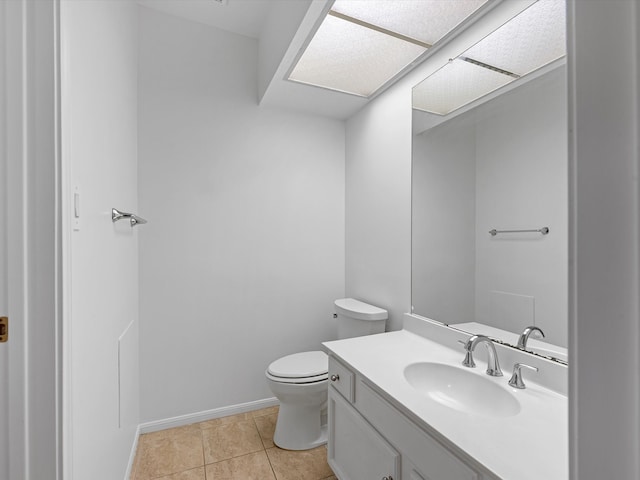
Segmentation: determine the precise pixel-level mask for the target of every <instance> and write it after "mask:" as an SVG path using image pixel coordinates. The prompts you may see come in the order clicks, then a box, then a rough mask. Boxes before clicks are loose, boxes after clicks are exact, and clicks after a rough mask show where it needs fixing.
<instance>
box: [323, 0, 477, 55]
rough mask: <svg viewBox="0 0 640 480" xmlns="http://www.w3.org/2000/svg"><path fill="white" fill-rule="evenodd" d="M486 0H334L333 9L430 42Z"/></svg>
mask: <svg viewBox="0 0 640 480" xmlns="http://www.w3.org/2000/svg"><path fill="white" fill-rule="evenodd" d="M486 1H487V0H419V1H418V0H392V1H389V0H357V1H354V0H336V2H335V3H334V4H333V7H332V8H331V9H332V10H333V11H336V12H339V13H342V14H344V15H348V16H350V17H354V18H357V19H358V20H363V21H365V22H367V23H371V24H373V25H377V26H379V27H382V28H385V29H387V30H391V31H393V32H397V33H400V34H402V35H406V36H408V37H411V38H415V39H417V40H420V41H422V42H425V43H428V44H430V45H433V44H434V43H436V42H437V41H438V40H439V39H441V38H442V37H443V36H444V35H445V34H447V33H448V32H449V31H451V30H452V29H453V28H455V27H456V26H457V25H458V24H459V23H460V22H462V21H463V20H464V19H465V18H467V17H468V16H469V15H471V14H472V13H473V12H475V11H476V10H477V9H478V8H480V7H481V6H482V5H483V4H485V3H486Z"/></svg>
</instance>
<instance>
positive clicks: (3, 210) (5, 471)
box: [0, 0, 28, 480]
mask: <svg viewBox="0 0 640 480" xmlns="http://www.w3.org/2000/svg"><path fill="white" fill-rule="evenodd" d="M23 15H24V9H23V5H22V2H7V1H5V0H0V317H8V318H9V325H8V330H7V332H6V333H7V337H8V340H7V342H3V343H0V480H17V479H25V478H28V477H27V475H28V472H27V468H26V457H25V452H26V449H25V444H26V428H25V423H26V422H25V417H24V414H25V396H26V394H25V391H26V389H25V385H24V379H25V374H24V372H25V359H24V351H25V348H24V338H25V336H24V333H25V332H24V329H23V328H22V326H23V324H24V323H25V322H24V321H22V320H23V319H24V318H25V308H24V305H25V304H24V301H23V300H24V298H25V297H24V292H25V291H26V290H25V278H24V268H23V267H24V265H25V263H24V255H23V234H24V232H23V225H24V224H25V221H26V220H25V219H24V218H23V217H24V214H23V211H24V210H23V209H24V207H25V206H26V204H25V202H24V201H23V192H24V190H23V188H24V184H23V181H22V180H23V176H24V171H23V158H24V152H26V147H25V145H24V144H23V139H24V136H23V132H25V131H26V129H25V128H24V124H23V118H24V112H25V109H24V108H23V105H24V104H25V98H24V96H23V91H24V90H25V87H24V85H25V83H24V82H23V74H24V70H23V68H22V66H23V63H24V62H23V52H24V50H23V48H22V45H23V38H22V32H23V22H22V18H23ZM0 333H2V332H0Z"/></svg>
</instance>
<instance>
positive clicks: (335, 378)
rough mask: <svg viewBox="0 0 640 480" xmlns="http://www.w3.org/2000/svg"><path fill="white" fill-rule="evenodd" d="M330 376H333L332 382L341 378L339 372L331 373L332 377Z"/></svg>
mask: <svg viewBox="0 0 640 480" xmlns="http://www.w3.org/2000/svg"><path fill="white" fill-rule="evenodd" d="M330 378H331V381H332V382H337V381H338V380H340V375H338V374H337V373H336V374H333V375H331V377H330Z"/></svg>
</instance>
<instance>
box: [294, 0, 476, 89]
mask: <svg viewBox="0 0 640 480" xmlns="http://www.w3.org/2000/svg"><path fill="white" fill-rule="evenodd" d="M486 3H487V0H419V1H418V0H337V1H336V2H335V3H334V4H333V7H332V10H331V11H330V12H329V14H328V15H327V16H326V17H325V18H324V20H323V22H322V24H321V25H320V27H319V28H318V30H317V31H316V33H315V35H314V36H313V38H312V39H311V41H309V43H308V45H307V48H306V49H305V51H304V52H303V54H302V55H301V56H300V58H299V59H298V61H297V63H296V65H295V67H294V68H293V69H292V70H291V73H290V75H289V77H288V79H289V80H293V81H296V82H301V83H306V84H311V85H316V86H319V87H323V88H329V89H332V90H338V91H341V92H346V93H351V94H355V95H360V96H364V97H369V96H371V95H373V94H374V93H376V92H377V91H379V90H380V89H381V88H382V87H383V86H384V85H386V84H387V83H388V82H390V81H391V80H392V79H394V78H395V77H396V76H397V75H398V74H399V73H400V72H401V71H402V70H404V69H405V68H406V67H407V66H408V65H409V64H410V63H411V62H413V61H414V60H416V58H418V57H419V56H420V55H422V54H423V53H424V52H425V51H426V50H427V49H428V48H430V47H431V46H432V45H433V44H435V43H436V42H437V41H438V40H440V39H441V38H442V37H444V36H445V35H446V34H447V33H449V32H450V31H451V30H452V29H454V28H455V27H456V26H458V25H459V24H460V23H461V22H463V21H464V20H465V19H466V18H468V17H469V16H470V15H471V14H472V13H474V12H475V11H476V10H478V9H479V8H480V7H481V6H482V5H484V4H486Z"/></svg>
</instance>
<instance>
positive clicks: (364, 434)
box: [328, 388, 400, 480]
mask: <svg viewBox="0 0 640 480" xmlns="http://www.w3.org/2000/svg"><path fill="white" fill-rule="evenodd" d="M328 459H329V465H330V466H331V468H332V469H333V471H334V472H335V474H336V476H337V477H338V478H339V479H340V480H383V479H384V478H385V477H386V479H388V480H400V475H399V471H400V455H399V454H398V452H396V451H395V450H394V449H393V447H392V446H391V445H389V443H387V441H386V440H385V439H384V438H383V437H382V436H380V434H379V433H378V432H377V431H376V430H374V428H373V427H372V426H371V425H369V423H368V422H367V421H366V420H365V419H364V418H362V416H361V415H360V414H359V413H358V412H357V411H356V410H355V408H353V407H352V406H351V404H349V403H348V402H347V401H346V400H345V399H344V398H342V396H340V394H338V393H337V392H336V391H335V390H334V389H333V388H329V441H328Z"/></svg>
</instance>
